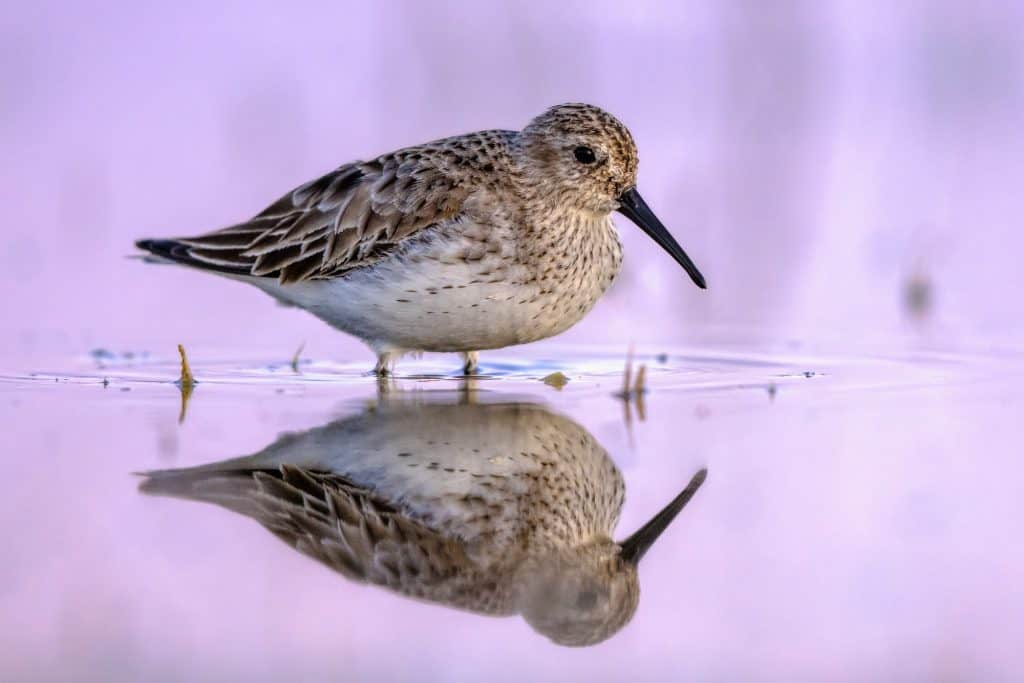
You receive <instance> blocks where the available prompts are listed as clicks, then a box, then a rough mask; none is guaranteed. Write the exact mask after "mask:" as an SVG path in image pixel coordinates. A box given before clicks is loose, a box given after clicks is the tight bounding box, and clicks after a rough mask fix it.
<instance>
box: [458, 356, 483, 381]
mask: <svg viewBox="0 0 1024 683" xmlns="http://www.w3.org/2000/svg"><path fill="white" fill-rule="evenodd" d="M459 355H460V356H462V374H464V375H475V374H476V371H477V368H478V367H479V366H480V352H479V351H463V352H462V353H461V354H459Z"/></svg>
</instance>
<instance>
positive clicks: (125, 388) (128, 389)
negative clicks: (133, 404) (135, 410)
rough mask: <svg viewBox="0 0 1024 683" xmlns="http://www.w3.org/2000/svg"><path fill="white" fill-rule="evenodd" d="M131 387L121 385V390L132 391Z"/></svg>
mask: <svg viewBox="0 0 1024 683" xmlns="http://www.w3.org/2000/svg"><path fill="white" fill-rule="evenodd" d="M131 390H132V388H131V387H121V391H131Z"/></svg>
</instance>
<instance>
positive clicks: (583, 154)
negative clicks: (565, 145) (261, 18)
mask: <svg viewBox="0 0 1024 683" xmlns="http://www.w3.org/2000/svg"><path fill="white" fill-rule="evenodd" d="M572 153H573V155H574V156H575V157H576V161H578V162H580V163H581V164H592V163H594V162H595V161H597V157H596V156H594V150H592V149H590V148H589V147H583V146H580V147H577V148H576V149H574V150H573V151H572Z"/></svg>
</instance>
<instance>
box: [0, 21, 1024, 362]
mask: <svg viewBox="0 0 1024 683" xmlns="http://www.w3.org/2000/svg"><path fill="white" fill-rule="evenodd" d="M1022 45H1024V5H1021V4H1019V3H1011V2H990V3H975V2H948V1H946V2H943V1H932V2H904V3H862V2H854V1H851V2H827V3H822V2H784V3H718V2H675V3H652V2H631V3H621V4H619V3H600V2H598V3H590V2H587V3H582V2H581V3H553V4H552V6H550V7H549V6H548V3H523V2H488V3H476V2H462V3H460V2H454V3H418V2H383V3H338V2H322V3H295V4H289V5H288V6H286V5H285V4H282V3H261V2H237V3H201V2H195V3H190V2H181V3H174V4H167V5H165V6H163V7H160V6H155V5H148V6H147V5H146V4H138V3H127V2H124V3H91V2H82V3H47V2H39V3H31V4H27V3H23V4H21V5H18V6H12V7H11V8H9V9H8V10H7V11H6V12H5V13H4V17H3V20H2V23H0V46H2V47H0V50H2V51H3V55H2V58H0V69H2V70H3V73H2V75H0V84H2V91H0V145H2V148H3V150H4V159H3V162H2V165H0V173H2V175H0V180H2V183H3V188H4V190H3V192H4V196H3V206H4V212H3V215H4V226H3V230H4V236H5V239H4V247H3V249H2V251H0V265H2V268H0V278H2V281H3V289H4V292H5V293H6V296H5V297H4V299H5V301H4V308H5V313H6V314H5V315H4V316H3V317H2V320H0V326H2V327H0V333H2V334H3V336H4V338H6V339H10V340H12V341H14V343H15V346H14V348H15V349H18V350H20V351H33V350H39V349H48V348H52V347H56V348H60V349H65V348H75V349H77V348H82V347H90V346H95V345H107V344H110V343H115V342H116V343H118V344H122V345H128V346H131V345H135V346H138V345H148V344H151V343H152V341H153V340H152V336H151V335H152V332H153V331H154V329H155V328H159V329H160V330H161V331H166V332H168V333H173V334H175V335H177V337H178V338H180V339H181V341H185V342H190V343H193V344H196V343H200V344H203V343H217V344H223V345H225V346H227V347H229V348H237V347H238V346H244V347H247V348H274V349H276V348H279V347H280V346H282V345H283V346H286V347H294V346H295V345H297V341H301V340H303V339H305V340H306V341H307V342H308V347H307V348H308V349H309V350H310V351H311V352H313V353H319V354H326V355H331V356H336V357H337V356H340V357H348V356H351V355H352V354H359V357H363V356H366V357H367V358H368V357H369V354H368V353H367V352H365V351H364V350H363V349H362V348H361V346H360V345H359V344H358V342H355V341H353V340H351V339H348V338H344V337H341V336H339V335H337V334H335V333H333V332H332V331H331V330H329V329H327V328H326V327H325V326H323V325H321V324H320V323H318V322H317V321H315V320H313V319H312V318H309V317H308V316H306V315H304V314H301V313H298V312H294V311H292V312H289V311H281V310H278V309H276V307H274V306H273V305H271V304H270V303H269V302H268V300H266V298H265V297H264V296H262V295H261V294H259V293H258V292H255V291H251V290H249V289H248V288H246V287H244V286H241V285H237V284H234V283H225V282H223V281H221V280H219V279H217V278H214V277H204V276H201V275H199V274H196V273H193V272H187V271H184V270H178V271H172V270H171V269H163V270H159V271H158V270H154V269H146V268H143V267H142V266H141V265H140V264H138V263H136V262H133V261H126V260H124V259H122V258H121V257H122V256H124V255H127V254H130V253H132V251H133V249H132V246H131V243H132V241H133V240H134V239H136V238H139V237H145V236H168V235H180V234H190V233H195V232H200V231H205V230H208V229H214V228H218V227H221V226H224V225H226V224H229V223H232V222H235V221H237V220H239V219H242V218H245V217H247V216H249V215H251V214H253V213H255V212H256V211H258V210H260V209H261V208H262V207H263V206H264V205H266V204H268V203H269V202H270V201H272V200H273V199H275V198H277V197H278V196H279V195H280V194H281V193H282V192H283V191H285V190H287V189H289V188H291V187H293V186H295V185H297V184H299V183H301V182H303V181H305V180H307V179H309V178H312V177H314V176H316V175H318V174H320V173H321V172H323V171H325V170H326V169H330V168H332V167H334V166H336V165H338V164H339V163H342V162H344V161H348V160H351V159H355V158H365V157H370V156H373V155H375V154H378V153H381V152H384V151H387V150H391V149H394V148H397V147H400V146H404V145H407V144H413V143H417V142H421V141H424V140H429V139H434V138H437V137H442V136H446V135H451V134H455V133H459V132H464V131H469V130H474V129H482V128H492V127H512V128H517V127H521V126H522V125H524V124H525V123H526V122H527V121H528V120H529V119H530V118H531V117H532V116H534V115H536V114H537V113H539V112H540V111H542V110H543V109H544V108H545V107H547V106H550V105H552V104H556V103H559V102H564V101H574V100H583V101H587V102H592V103H595V104H598V105H600V106H603V107H605V108H607V109H608V110H609V111H611V112H613V113H614V114H616V115H617V116H619V117H620V118H621V119H622V120H623V121H624V122H626V124H627V125H629V126H630V127H631V128H632V130H633V132H634V134H635V136H636V139H637V141H638V145H639V148H640V153H641V166H640V187H641V188H642V191H643V192H644V194H645V195H646V197H647V199H648V202H649V203H650V204H651V205H652V206H653V207H654V208H655V209H656V210H657V211H658V212H659V213H660V214H661V216H662V218H663V220H664V221H665V222H666V224H668V225H669V226H670V228H671V229H672V230H673V231H674V232H675V234H676V236H677V237H678V239H679V240H680V242H681V243H682V244H683V245H684V247H686V248H687V250H688V251H689V252H690V254H691V255H692V256H693V257H694V259H695V260H696V262H697V264H698V265H699V266H700V267H701V269H702V270H703V271H704V272H705V274H706V275H707V277H708V281H709V283H710V289H709V290H708V291H707V292H705V293H701V292H698V291H697V290H696V289H694V288H693V287H692V285H691V284H690V283H689V282H688V280H687V278H686V277H685V275H684V274H683V273H682V272H681V271H679V269H678V267H677V266H675V265H674V264H673V263H672V262H671V261H670V260H669V259H668V257H667V256H665V255H664V254H663V253H661V252H660V251H659V250H658V248H657V247H656V246H655V245H654V244H653V243H651V242H650V241H649V240H648V239H647V238H646V237H645V236H644V235H642V234H641V233H640V232H639V231H638V230H637V229H635V228H634V227H633V226H632V225H630V224H629V223H628V222H626V221H625V220H624V219H621V220H620V221H619V224H620V227H621V228H622V232H623V237H624V240H625V242H626V248H627V260H626V264H625V270H624V273H623V276H622V278H621V281H620V282H619V283H618V284H617V285H616V287H615V288H614V291H613V292H612V293H610V294H609V296H608V297H607V299H606V300H605V301H604V302H603V303H602V304H601V306H600V307H599V308H598V309H597V310H596V311H595V313H594V315H592V316H590V318H589V319H588V320H587V321H585V322H584V323H582V324H581V325H580V326H578V327H577V328H575V329H574V330H572V331H571V332H570V333H569V334H568V335H566V337H564V338H563V340H566V341H587V342H593V341H614V342H625V341H629V340H631V339H634V340H642V339H656V340H659V341H664V340H680V339H686V338H687V335H688V334H690V333H691V331H693V330H697V329H700V328H701V326H705V327H706V326H707V325H711V324H714V325H736V324H756V325H759V326H764V325H770V326H772V327H777V328H780V329H785V330H787V331H789V330H793V329H804V330H813V331H815V332H819V333H836V334H840V335H846V334H849V333H857V334H863V333H865V332H868V333H870V334H879V335H885V334H888V333H889V332H892V331H902V330H903V325H904V322H905V312H904V310H903V306H902V303H903V298H904V296H903V289H904V287H905V285H906V283H907V282H908V281H909V280H910V279H912V278H914V277H915V276H919V277H922V278H925V279H927V280H928V281H929V282H930V283H931V284H932V285H933V287H934V290H933V291H934V304H935V305H934V309H933V311H932V317H933V318H934V319H935V321H936V324H935V326H934V327H933V328H932V332H930V333H931V334H934V335H937V336H938V338H941V339H947V340H949V339H957V338H959V336H960V335H966V334H977V333H986V334H987V333H993V332H996V333H999V334H1005V333H1006V332H1007V331H1008V330H1010V331H1013V330H1019V329H1020V323H1019V321H1020V320H1021V317H1022V316H1021V314H1022V313H1024V297H1021V296H1019V295H1018V293H1019V292H1020V291H1022V286H1024V275H1022V272H1021V269H1020V268H1019V257H1018V253H1019V251H1020V249H1021V245H1022V239H1024V238H1022V237H1021V230H1020V229H1019V225H1020V220H1019V217H1020V216H1021V215H1022V213H1024V193H1022V192H1021V191H1020V180H1021V177H1022V173H1021V172H1022V170H1024V135H1021V134H1020V122H1021V121H1022V120H1024V47H1022ZM139 320H146V321H148V324H147V325H145V326H140V325H139Z"/></svg>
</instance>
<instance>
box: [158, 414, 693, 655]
mask: <svg viewBox="0 0 1024 683" xmlns="http://www.w3.org/2000/svg"><path fill="white" fill-rule="evenodd" d="M705 475H706V471H705V470H700V471H699V472H697V474H696V475H694V477H693V479H692V480H691V481H690V482H689V484H688V485H687V486H686V488H685V489H684V490H683V491H682V492H681V493H680V494H679V495H678V496H677V497H676V498H675V499H674V500H672V501H671V502H670V503H669V504H668V505H667V506H666V507H665V508H664V509H663V510H661V512H659V513H658V514H657V515H656V516H655V517H654V518H653V519H651V520H650V521H649V522H648V523H647V524H645V525H644V526H643V527H641V528H640V529H639V530H638V531H636V532H635V533H633V534H632V535H630V536H629V537H628V538H626V539H625V540H623V541H621V542H618V543H616V542H615V541H613V540H612V538H611V534H612V532H613V530H614V529H615V526H616V523H617V522H618V518H619V513H620V511H621V509H622V503H623V498H624V494H625V487H624V485H623V481H622V475H621V474H620V473H619V470H618V468H616V466H615V464H614V463H613V462H612V461H611V459H610V458H609V457H608V454H607V452H605V450H604V448H602V447H601V445H600V444H599V443H598V442H597V441H596V440H595V439H594V437H593V436H592V435H591V434H589V433H588V432H587V431H586V430H585V429H583V428H582V427H581V426H580V425H578V424H576V423H575V422H573V421H572V420H570V419H568V418H566V417H564V416H561V415H557V414H555V413H553V412H551V411H549V410H547V409H546V408H544V407H542V406H540V405H535V404H530V403H475V402H467V401H466V400H465V397H463V398H462V400H456V401H438V400H426V399H424V398H423V397H422V396H419V397H417V398H413V399H407V398H400V399H394V398H392V399H390V400H387V401H385V400H383V399H382V400H381V401H380V402H378V403H377V404H375V405H373V406H372V407H370V408H368V409H366V410H365V411H363V412H361V413H359V414H357V415H354V416H351V417H346V418H343V419H340V420H337V421H335V422H332V423H330V424H327V425H325V426H322V427H318V428H315V429H310V430H308V431H305V432H301V433H296V434H288V435H285V436H282V437H281V438H279V439H278V440H277V441H275V442H274V443H272V444H270V445H269V446H267V447H266V448H265V449H263V450H262V451H260V452H258V453H256V454H254V455H251V456H246V457H242V458H235V459H231V460H225V461H222V462H217V463H213V464H210V465H205V466H201V467H195V468H188V469H177V470H163V471H156V472H150V473H147V474H146V479H145V480H144V481H143V482H142V484H141V485H140V489H141V490H142V491H144V492H146V493H151V494H158V495H167V496H174V497H178V498H185V499H189V500H197V501H203V502H209V503H216V504H217V505H220V506H222V507H225V508H227V509H229V510H233V511H235V512H237V513H240V514H243V515H246V516H248V517H252V518H253V519H255V520H256V521H258V522H259V523H260V524H262V525H263V526H264V527H265V528H266V529H267V530H269V531H270V532H272V533H273V534H274V535H276V536H277V537H278V538H280V539H282V540H283V541H285V542H286V543H287V544H288V545H290V546H292V547H293V548H295V549H296V550H298V551H300V552H302V553H304V554H306V555H308V556H310V557H312V558H314V559H316V560H319V561H320V562H322V563H324V564H326V565H327V566H329V567H331V568H332V569H334V570H336V571H337V572H339V573H341V574H343V575H344V576H346V577H347V578H349V579H353V580H356V581H361V582H365V583H370V584H374V585H377V586H382V587H385V588H388V589H390V590H393V591H395V592H398V593H401V594H403V595H406V596H409V597H413V598H418V599H421V600H426V601H429V602H434V603H438V604H442V605H448V606H451V607H455V608H459V609H464V610H469V611H472V612H477V613H480V614H487V615H495V616H503V615H513V614H521V615H522V616H523V618H524V619H525V620H526V621H527V622H528V623H529V624H530V626H532V627H533V628H534V629H535V630H536V631H538V632H540V633H542V634H543V635H545V636H547V637H548V638H550V639H551V640H552V641H554V642H556V643H559V644H562V645H572V646H581V645H593V644H595V643H598V642H601V641H603V640H605V639H606V638H608V637H610V636H612V635H613V634H615V633H616V632H617V631H619V630H620V629H621V628H622V627H623V626H624V625H625V624H626V623H627V622H628V621H629V620H630V619H631V618H632V616H633V613H634V612H635V611H636V607H637V600H638V598H639V583H638V578H637V566H638V564H639V562H640V559H641V558H642V557H643V556H644V553H645V552H646V551H647V550H648V549H649V548H650V547H651V545H652V544H653V543H654V542H655V540H657V538H658V537H659V535H660V534H661V533H662V532H663V531H664V530H665V529H666V528H667V527H668V526H669V524H670V523H671V522H672V520H673V519H674V518H675V516H676V515H677V514H678V513H679V511H680V510H681V509H682V508H683V507H684V506H685V505H686V503H687V502H688V501H689V500H690V498H691V497H692V496H693V494H694V493H695V492H696V491H697V489H698V488H699V487H700V485H701V484H702V483H703V481H704V477H705Z"/></svg>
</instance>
